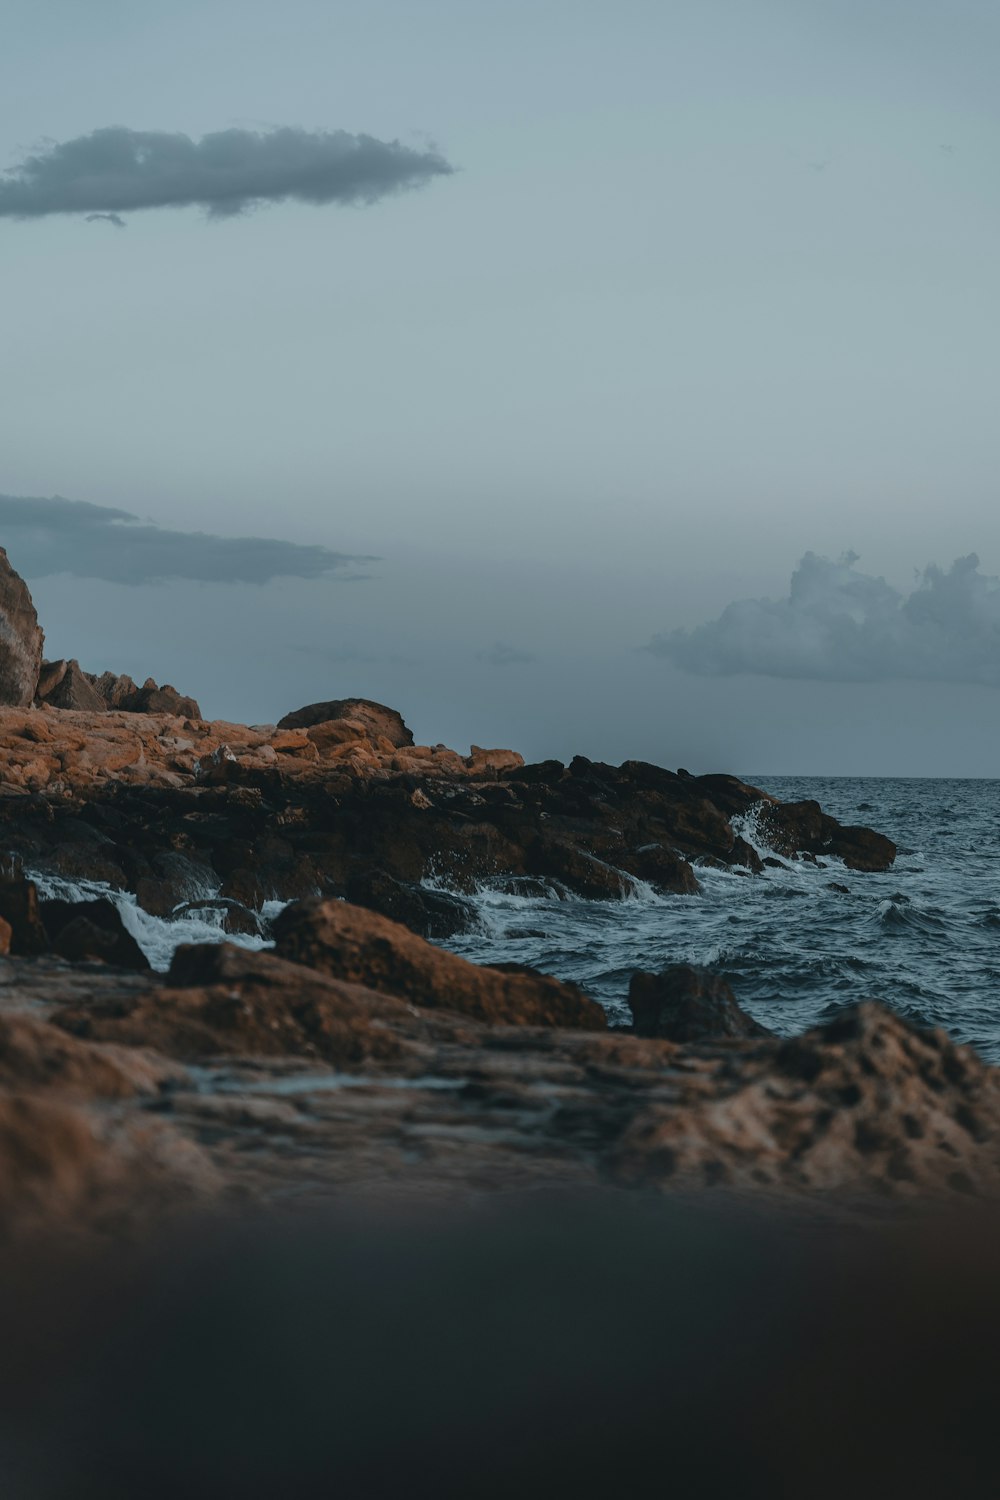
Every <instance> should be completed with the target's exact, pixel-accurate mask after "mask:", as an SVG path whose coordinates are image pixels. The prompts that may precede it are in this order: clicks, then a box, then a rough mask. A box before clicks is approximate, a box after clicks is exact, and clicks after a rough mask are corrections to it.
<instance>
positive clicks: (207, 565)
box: [0, 495, 377, 584]
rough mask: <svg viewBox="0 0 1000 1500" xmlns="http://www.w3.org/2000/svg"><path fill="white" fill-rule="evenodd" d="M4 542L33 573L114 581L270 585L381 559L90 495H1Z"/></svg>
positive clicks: (354, 569)
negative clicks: (179, 519) (180, 519)
mask: <svg viewBox="0 0 1000 1500" xmlns="http://www.w3.org/2000/svg"><path fill="white" fill-rule="evenodd" d="M0 544H2V545H3V546H5V547H6V548H7V551H8V553H9V554H10V560H11V563H12V565H13V566H14V567H15V568H17V570H18V572H19V573H23V574H24V576H25V577H26V578H28V579H31V578H47V577H49V576H51V575H52V574H54V573H71V574H74V575H75V576H76V577H77V578H101V579H104V580H105V581H106V582H108V583H128V584H141V583H161V582H163V581H165V580H166V579H171V578H188V579H194V580H196V581H199V582H203V583H267V582H268V581H269V579H272V578H322V577H326V576H333V577H338V578H343V579H353V578H359V577H364V576H365V575H364V573H363V571H359V570H360V569H362V568H363V565H364V564H366V563H371V562H376V561H377V558H373V557H361V556H354V555H352V554H350V553H347V552H332V551H331V550H330V549H329V548H328V547H320V546H303V545H301V544H299V543H297V542H282V541H276V540H273V539H271V538H268V537H258V536H245V537H221V536H210V535H208V534H207V533H206V532H203V531H171V530H169V529H167V528H166V527H162V526H153V525H151V524H149V523H147V522H141V521H140V520H139V518H138V517H137V516H135V515H133V514H132V512H131V511H127V510H114V509H112V508H111V507H110V506H106V505H91V504H89V503H88V502H86V501H82V500H64V499H62V497H61V496H58V495H56V496H53V498H52V499H50V500H38V499H29V498H24V497H18V496H13V495H0Z"/></svg>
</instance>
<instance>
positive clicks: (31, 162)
mask: <svg viewBox="0 0 1000 1500" xmlns="http://www.w3.org/2000/svg"><path fill="white" fill-rule="evenodd" d="M452 171H454V168H453V167H451V166H450V165H449V164H448V162H447V161H445V159H444V157H443V156H441V154H440V153H439V152H438V151H436V150H433V149H431V148H426V149H424V150H420V151H418V150H414V149H413V148H412V147H410V146H402V145H400V143H399V141H379V140H376V139H375V137H374V136H371V135H350V134H349V133H348V132H347V131H346V130H315V131H308V130H298V129H293V128H291V127H288V126H284V127H281V128H278V129H275V130H266V131H257V130H237V129H233V130H219V131H216V132H215V133H214V134H212V135H205V136H202V138H201V140H199V141H195V140H192V139H191V137H190V136H187V135H180V134H176V135H174V134H169V133H167V132H166V131H160V130H128V129H126V127H125V126H124V125H111V126H107V127H105V128H104V129H102V130H94V131H92V132H91V133H90V135H80V136H76V137H75V138H74V139H73V140H70V141H63V142H61V143H60V142H52V143H49V144H46V145H45V147H44V148H43V149H41V150H39V151H37V152H36V153H34V154H33V155H30V156H26V157H25V158H24V160H23V161H22V162H19V163H18V165H17V166H15V167H10V168H8V169H7V170H6V172H4V173H3V174H0V216H6V217H8V218H15V219H37V218H41V217H43V216H44V215H45V214H71V213H83V214H98V215H99V214H104V215H107V216H108V217H109V218H111V219H112V222H113V221H114V220H115V219H116V218H117V217H118V216H120V215H121V214H122V213H127V212H129V211H132V210H136V209H140V208H183V207H187V206H190V205H192V204H195V205H199V206H200V207H202V208H205V209H207V211H208V213H209V214H210V215H211V216H213V217H216V218H225V217H230V216H232V215H234V214H240V213H243V212H244V210H245V209H248V208H252V207H254V206H256V205H258V204H262V203H282V202H284V201H285V200H286V199H288V198H293V199H295V200H296V201H297V202H299V203H312V204H327V203H342V204H354V203H375V202H376V201H377V200H378V199H379V198H384V197H385V196H386V195H387V194H389V193H395V192H398V191H400V190H401V189H403V188H413V187H419V186H421V185H422V184H423V183H426V182H429V181H430V180H431V178H433V177H440V176H445V175H447V174H448V173H450V172H452Z"/></svg>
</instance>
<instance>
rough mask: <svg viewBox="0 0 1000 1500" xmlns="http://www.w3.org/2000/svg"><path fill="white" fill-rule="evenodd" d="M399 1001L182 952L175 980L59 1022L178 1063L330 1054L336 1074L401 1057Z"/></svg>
mask: <svg viewBox="0 0 1000 1500" xmlns="http://www.w3.org/2000/svg"><path fill="white" fill-rule="evenodd" d="M408 1014H409V1013H408V1011H407V1008H406V1006H405V1005H402V1004H401V1003H400V1002H399V1001H398V1000H395V999H392V998H389V997H386V996H383V995H377V994H373V993H372V992H371V991H369V990H366V989H363V988H361V987H360V986H358V985H353V984H342V983H338V982H337V981H335V980H332V979H329V978H327V977H326V976H325V975H323V974H318V973H315V972H314V971H313V970H312V969H309V968H305V967H303V966H302V965H300V964H295V963H289V962H286V961H283V960H282V959H280V958H276V957H275V956H274V955H273V954H271V953H266V952H265V953H252V952H249V951H248V950H247V949H245V948H237V947H235V946H234V945H233V944H231V943H212V944H204V945H200V946H199V945H194V944H187V945H184V946H182V947H180V948H178V949H177V951H176V953H175V955H174V959H173V963H172V964H171V967H170V972H169V974H168V975H167V984H166V988H164V989H157V990H154V991H152V992H150V993H149V994H146V995H138V996H136V995H129V996H126V997H124V998H123V999H119V1000H114V1001H112V1002H110V1003H105V1004H102V1003H100V1002H99V1001H98V1002H97V1003H95V1004H88V1005H86V1006H78V1007H68V1008H66V1009H65V1010H62V1011H60V1012H59V1013H57V1015H56V1016H55V1022H56V1024H57V1025H59V1026H61V1027H64V1028H65V1029H66V1030H67V1031H69V1032H71V1033H73V1034H74V1035H76V1036H80V1037H85V1038H87V1039H88V1040H96V1041H111V1042H118V1043H124V1044H126V1045H129V1046H152V1047H155V1048H156V1049H157V1050H158V1051H160V1052H163V1053H166V1054H167V1055H168V1056H170V1057H179V1058H184V1059H192V1060H193V1059H196V1058H205V1057H212V1056H225V1055H238V1056H260V1057H289V1056H291V1057H306V1058H310V1057H311V1058H317V1057H319V1058H322V1059H323V1061H324V1062H327V1063H331V1064H332V1065H333V1066H335V1067H338V1068H350V1067H356V1066H358V1065H359V1064H361V1063H364V1062H366V1061H368V1060H371V1059H382V1060H386V1059H394V1058H399V1057H400V1056H402V1055H403V1053H404V1052H405V1051H406V1044H405V1042H404V1041H403V1040H402V1039H401V1038H400V1037H399V1036H397V1035H396V1034H394V1032H393V1030H392V1029H390V1023H392V1022H396V1023H397V1024H403V1025H405V1023H406V1020H407V1017H408Z"/></svg>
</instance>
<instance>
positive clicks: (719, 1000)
mask: <svg viewBox="0 0 1000 1500" xmlns="http://www.w3.org/2000/svg"><path fill="white" fill-rule="evenodd" d="M628 1003H629V1008H630V1010H631V1012H632V1017H633V1020H634V1023H635V1031H636V1035H637V1036H648V1037H660V1038H661V1039H663V1040H665V1041H669V1042H707V1041H714V1040H717V1039H718V1038H720V1037H747V1036H770V1035H771V1033H770V1032H769V1031H768V1030H767V1028H766V1027H764V1026H760V1025H758V1023H757V1022H756V1021H755V1020H753V1019H752V1017H750V1016H748V1015H747V1014H746V1012H745V1011H743V1010H741V1009H740V1007H739V1006H738V1005H737V1003H736V996H735V995H734V994H733V992H732V990H731V989H730V988H729V985H728V984H727V983H726V981H725V980H724V979H723V978H721V977H720V975H718V974H713V973H712V971H711V969H703V968H698V967H695V966H694V965H693V964H674V965H672V966H671V967H670V968H668V969H664V970H663V971H662V972H661V973H659V974H647V973H644V972H642V971H641V970H640V971H639V972H638V973H636V974H633V975H632V982H631V983H630V985H629V991H628Z"/></svg>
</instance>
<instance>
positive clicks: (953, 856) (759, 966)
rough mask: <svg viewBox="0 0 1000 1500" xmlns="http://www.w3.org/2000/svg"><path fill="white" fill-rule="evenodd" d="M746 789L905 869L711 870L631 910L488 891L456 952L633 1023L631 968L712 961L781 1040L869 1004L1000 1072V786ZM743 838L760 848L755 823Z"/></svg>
mask: <svg viewBox="0 0 1000 1500" xmlns="http://www.w3.org/2000/svg"><path fill="white" fill-rule="evenodd" d="M746 779H747V780H748V781H749V782H751V784H752V785H754V786H760V787H762V788H764V789H766V790H767V791H769V792H772V793H773V794H774V795H775V796H777V797H780V798H781V799H782V800H783V801H796V800H799V799H801V798H806V797H810V798H814V799H815V800H816V801H817V802H819V803H820V805H821V806H822V808H823V809H824V811H825V812H828V813H832V814H833V816H834V817H835V818H838V819H840V821H841V822H843V823H864V824H867V825H868V826H869V827H872V828H876V829H878V831H879V832H880V833H885V834H887V835H888V836H889V837H890V838H892V839H893V840H895V842H896V843H897V844H898V846H899V854H898V857H897V860H896V864H895V866H894V867H893V869H892V870H890V871H889V872H888V873H887V874H884V875H863V874H855V873H853V872H852V871H850V870H846V869H845V868H844V866H843V865H842V864H841V863H840V862H839V861H838V860H828V859H824V860H823V861H822V862H821V866H816V865H811V864H806V863H789V864H788V866H787V868H785V869H781V870H772V869H769V870H767V871H766V873H765V874H763V875H758V876H753V877H750V876H746V875H738V874H735V873H730V872H728V871H719V870H711V869H704V870H699V871H698V875H699V879H700V880H701V882H702V894H701V895H700V896H662V895H658V894H657V893H656V892H654V891H652V890H651V889H649V888H648V887H645V886H642V885H637V887H636V891H635V895H634V896H633V897H632V898H631V899H629V900H626V901H623V902H593V901H580V900H577V899H575V898H570V899H568V900H559V899H557V897H556V896H555V894H553V897H552V899H550V900H546V899H538V898H529V897H525V896H519V895H516V894H510V893H504V892H503V891H501V890H484V891H482V892H481V893H480V895H479V897H478V904H479V909H480V917H481V926H480V930H479V931H477V932H474V933H470V934H466V935H463V936H461V937H457V938H454V939H452V940H450V941H449V943H448V946H449V947H450V948H452V949H453V951H454V952H456V953H461V954H463V955H465V956H466V957H467V958H471V959H474V960H475V961H476V962H478V963H495V962H498V961H500V960H512V961H516V962H520V963H527V964H532V965H534V966H535V967H537V968H539V969H542V970H544V971H545V972H547V973H550V974H556V975H558V976H559V977H560V978H563V979H573V980H576V982H577V983H578V984H579V985H580V986H581V987H582V988H583V989H584V990H586V991H587V993H588V994H590V995H593V996H594V997H595V998H596V999H598V1000H600V1001H601V1002H602V1003H603V1004H604V1006H605V1008H606V1009H607V1011H608V1013H609V1015H610V1016H611V1017H612V1019H618V1020H626V1019H630V1017H629V1014H628V1011H627V1009H626V1006H625V997H626V994H627V992H628V983H629V978H630V976H631V974H632V972H633V970H634V969H637V968H638V969H654V970H655V969H658V968H662V967H664V966H665V965H666V964H669V963H678V962H687V963H698V964H708V965H710V966H711V967H712V968H714V969H717V970H718V971H719V972H721V973H722V974H724V975H725V977H726V978H727V979H728V981H729V983H730V984H731V985H732V987H733V990H734V991H735V994H736V997H737V999H738V1000H739V1002H740V1004H741V1005H743V1006H744V1007H745V1009H746V1010H748V1011H749V1012H750V1014H751V1015H753V1016H755V1017H756V1018H757V1020H759V1021H761V1022H763V1024H764V1025H766V1026H770V1027H772V1028H773V1029H774V1030H775V1031H778V1032H780V1033H783V1034H786V1035H787V1034H792V1033H796V1032H800V1031H803V1030H805V1029H806V1028H807V1027H809V1026H811V1025H813V1024H814V1023H815V1022H817V1021H821V1020H824V1019H828V1018H829V1017H830V1016H831V1015H832V1014H834V1013H835V1012H836V1011H837V1009H838V1008H840V1007H841V1006H843V1005H846V1004H850V1003H852V1002H854V1001H856V1000H860V999H863V998H865V997H874V998H877V999H879V1000H882V1001H884V1002H885V1003H886V1004H888V1005H891V1006H893V1007H894V1008H895V1009H896V1010H898V1011H900V1012H901V1013H902V1014H903V1015H906V1016H909V1017H911V1018H913V1019H914V1020H916V1021H918V1022H920V1023H923V1024H933V1025H937V1026H943V1027H944V1028H945V1029H946V1030H948V1031H949V1032H950V1033H951V1034H952V1036H954V1037H955V1038H956V1039H958V1040H960V1041H963V1042H971V1043H973V1044H974V1045H975V1046H976V1047H977V1048H978V1049H979V1051H980V1052H981V1053H982V1054H983V1056H985V1057H988V1058H990V1059H991V1060H992V1061H994V1062H1000V781H938V780H900V781H895V780H867V779H866V780H853V779H850V780H849V779H846V778H818V777H808V778H787V777H768V776H748V777H747V778H746ZM744 833H745V836H750V837H751V840H752V841H753V828H752V827H751V828H749V829H746V830H744ZM758 847H759V844H758ZM762 852H763V851H762ZM834 884H837V885H842V886H846V887H847V893H846V894H844V893H842V892H839V891H837V890H835V889H833V886H834Z"/></svg>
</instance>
